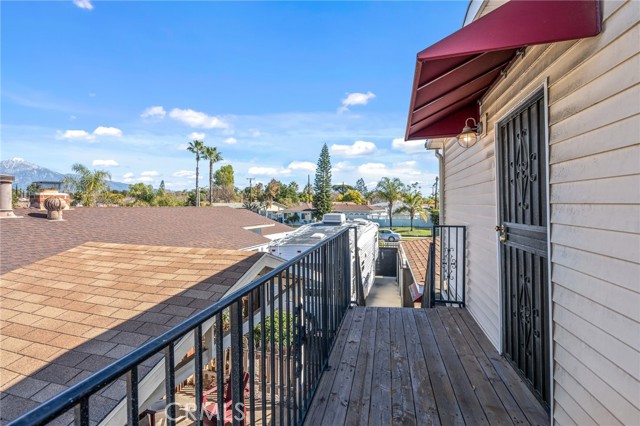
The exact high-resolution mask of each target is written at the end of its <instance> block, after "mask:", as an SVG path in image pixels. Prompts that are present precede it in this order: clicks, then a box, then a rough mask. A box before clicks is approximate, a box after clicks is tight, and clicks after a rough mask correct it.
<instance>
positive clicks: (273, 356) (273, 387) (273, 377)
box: [269, 278, 276, 422]
mask: <svg viewBox="0 0 640 426" xmlns="http://www.w3.org/2000/svg"><path fill="white" fill-rule="evenodd" d="M274 285H275V281H274V279H273V278H271V280H269V294H270V295H271V300H270V302H271V303H269V315H270V317H271V321H269V332H270V334H269V336H270V337H269V340H270V344H271V346H270V350H271V359H270V360H269V361H270V365H271V375H270V376H271V421H272V422H274V421H275V420H274V418H275V416H276V336H275V334H276V332H275V324H274V322H275V320H276V315H275V305H276V301H275V297H274V288H273V287H274Z"/></svg>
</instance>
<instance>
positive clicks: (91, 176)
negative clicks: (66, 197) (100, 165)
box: [64, 163, 111, 206]
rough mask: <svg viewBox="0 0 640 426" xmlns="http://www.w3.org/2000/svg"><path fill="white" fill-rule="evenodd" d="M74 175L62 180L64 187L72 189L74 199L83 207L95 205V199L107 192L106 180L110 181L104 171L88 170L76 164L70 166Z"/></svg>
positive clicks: (109, 176) (106, 172)
mask: <svg viewBox="0 0 640 426" xmlns="http://www.w3.org/2000/svg"><path fill="white" fill-rule="evenodd" d="M71 170H73V172H74V173H75V174H74V175H73V176H68V177H66V178H65V179H64V185H67V186H69V187H71V188H73V191H74V198H75V199H76V200H77V201H80V202H81V203H82V205H84V206H92V205H94V204H95V203H96V198H97V197H98V196H99V195H100V194H102V193H104V192H107V191H108V190H109V185H108V184H107V179H111V174H110V173H109V172H108V171H106V170H93V171H91V170H89V168H88V167H86V166H84V165H82V164H80V163H76V164H74V165H73V166H71Z"/></svg>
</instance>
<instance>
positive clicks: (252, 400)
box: [247, 290, 256, 424]
mask: <svg viewBox="0 0 640 426" xmlns="http://www.w3.org/2000/svg"><path fill="white" fill-rule="evenodd" d="M253 293H254V291H253V290H252V291H251V292H250V293H249V300H248V301H247V304H248V305H249V308H248V309H247V312H248V316H249V415H250V417H251V420H250V422H249V424H255V423H256V397H255V395H254V394H255V392H256V389H255V387H256V385H255V378H256V365H255V364H256V354H255V341H254V335H253V334H254V333H253V327H255V325H254V318H253V315H254V310H253V305H254V301H253Z"/></svg>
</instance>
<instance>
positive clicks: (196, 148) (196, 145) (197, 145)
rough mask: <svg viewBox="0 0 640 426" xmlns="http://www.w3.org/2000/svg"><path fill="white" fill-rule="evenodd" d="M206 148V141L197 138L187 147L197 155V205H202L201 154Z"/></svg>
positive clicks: (195, 193)
mask: <svg viewBox="0 0 640 426" xmlns="http://www.w3.org/2000/svg"><path fill="white" fill-rule="evenodd" d="M203 150H204V143H203V142H202V141H199V140H197V139H194V140H192V141H191V142H189V146H188V147H187V151H189V152H191V153H193V154H194V155H195V156H196V191H195V192H194V195H195V205H196V207H200V186H199V179H200V156H201V155H202V151H203Z"/></svg>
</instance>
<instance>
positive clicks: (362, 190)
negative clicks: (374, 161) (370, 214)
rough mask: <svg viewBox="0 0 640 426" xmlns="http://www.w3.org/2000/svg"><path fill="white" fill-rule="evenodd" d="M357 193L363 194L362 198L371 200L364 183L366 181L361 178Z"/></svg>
mask: <svg viewBox="0 0 640 426" xmlns="http://www.w3.org/2000/svg"><path fill="white" fill-rule="evenodd" d="M356 191H358V192H359V193H360V194H362V197H363V198H364V199H365V200H366V199H368V198H369V196H368V193H369V191H368V190H367V185H366V184H365V183H364V179H362V178H360V179H358V180H357V181H356Z"/></svg>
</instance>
